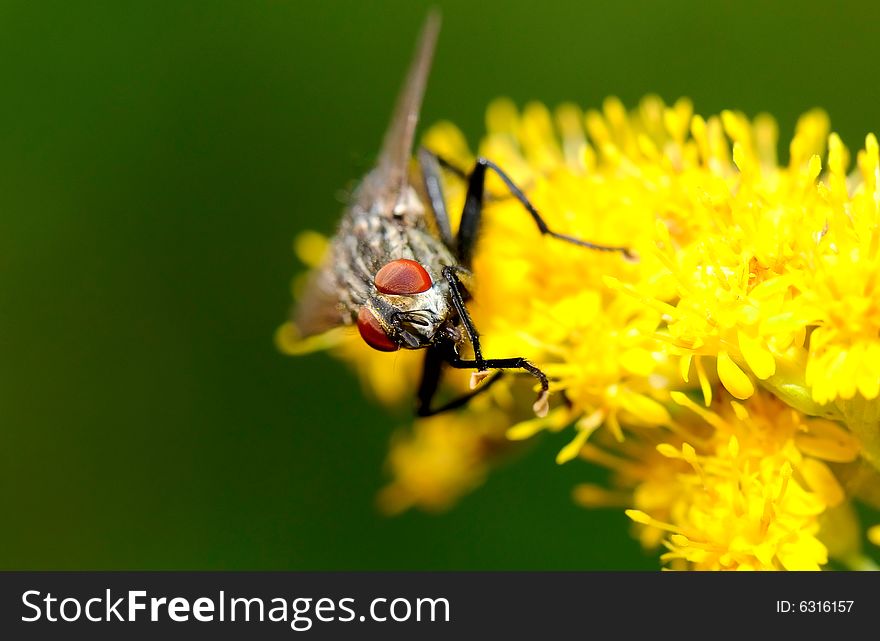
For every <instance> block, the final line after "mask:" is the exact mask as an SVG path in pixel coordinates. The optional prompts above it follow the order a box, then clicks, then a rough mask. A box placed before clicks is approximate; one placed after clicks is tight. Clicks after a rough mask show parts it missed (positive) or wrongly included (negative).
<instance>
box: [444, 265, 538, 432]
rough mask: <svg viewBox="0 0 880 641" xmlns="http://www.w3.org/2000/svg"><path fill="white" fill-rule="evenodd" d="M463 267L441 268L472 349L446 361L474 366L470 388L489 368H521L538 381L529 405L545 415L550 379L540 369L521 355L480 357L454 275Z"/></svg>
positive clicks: (460, 287)
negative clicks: (466, 356)
mask: <svg viewBox="0 0 880 641" xmlns="http://www.w3.org/2000/svg"><path fill="white" fill-rule="evenodd" d="M465 271H466V270H463V269H462V268H461V267H453V266H447V267H444V268H443V278H445V279H446V282H447V283H448V284H449V293H450V296H451V297H452V304H453V306H454V307H455V311H456V312H458V316H459V318H460V319H461V324H462V325H463V326H464V331H465V333H466V334H467V336H468V339H469V340H470V342H471V346H472V347H473V350H474V358H473V359H472V360H467V359H463V358H461V357H460V356H459V355H458V354H457V353H453V354H450V355H449V357H448V360H447V362H448V363H449V364H450V365H451V366H452V367H455V368H457V369H476V370H477V371H476V372H475V373H474V374H472V375H471V389H473V388H475V387H476V386H477V385H478V384H479V383H480V382H481V381H482V380H483V379H484V378H487V377H488V376H489V371H488V370H489V369H521V370H524V371H526V372H528V373H529V374H531V375H532V376H534V377H535V378H537V379H538V381H539V382H540V384H541V391H540V392H539V393H538V400H536V401H535V404H534V405H533V406H532V408H533V409H534V410H535V414H537V415H538V416H546V415H547V411H548V410H549V408H550V405H549V403H548V398H549V396H550V383H549V381H548V380H547V375H546V374H544V372H542V371H541V370H540V369H538V368H537V367H535V366H534V365H532V364H531V363H529V362H528V361H527V360H526V359H525V358H523V357H516V358H491V359H486V358H484V357H483V350H482V348H481V347H480V335H479V334H478V333H477V329H476V327H474V322H473V320H472V319H471V316H470V314H469V313H468V310H467V308H466V307H465V304H464V295H463V294H462V289H463V287H462V284H461V280H460V279H459V277H458V274H459V272H465ZM492 382H494V381H492Z"/></svg>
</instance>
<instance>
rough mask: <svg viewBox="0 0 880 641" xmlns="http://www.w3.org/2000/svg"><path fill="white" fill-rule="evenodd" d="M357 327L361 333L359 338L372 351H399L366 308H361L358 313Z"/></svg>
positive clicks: (397, 346) (398, 347)
mask: <svg viewBox="0 0 880 641" xmlns="http://www.w3.org/2000/svg"><path fill="white" fill-rule="evenodd" d="M357 326H358V331H359V332H360V333H361V338H363V339H364V342H365V343H366V344H367V345H369V346H370V347H372V348H373V349H377V350H379V351H380V352H394V351H397V350H398V349H400V345H398V344H397V343H395V342H394V341H392V340H391V339H390V338H388V334H386V333H385V330H384V329H382V325H380V324H379V321H378V320H377V319H376V317H375V316H373V312H371V311H370V310H369V309H367V308H366V307H361V309H360V311H359V312H358V321H357Z"/></svg>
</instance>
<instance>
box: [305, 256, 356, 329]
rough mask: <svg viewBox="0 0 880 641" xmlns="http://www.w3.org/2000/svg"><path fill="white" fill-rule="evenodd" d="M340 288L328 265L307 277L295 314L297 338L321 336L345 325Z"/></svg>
mask: <svg viewBox="0 0 880 641" xmlns="http://www.w3.org/2000/svg"><path fill="white" fill-rule="evenodd" d="M337 287H338V286H337V284H336V278H335V274H334V272H333V270H332V269H331V266H330V265H329V264H328V263H327V262H326V261H325V262H324V263H323V264H322V265H320V266H319V267H316V268H315V269H313V270H312V272H311V273H310V274H309V275H308V277H307V279H306V282H305V286H304V287H303V288H302V293H301V294H300V295H299V296H298V298H297V301H296V306H295V307H294V310H293V324H294V327H295V328H296V333H297V335H298V338H300V339H305V338H309V337H310V336H315V335H317V334H322V333H324V332H326V331H327V330H330V329H333V328H334V327H338V326H339V325H342V324H343V323H344V320H345V316H344V314H343V310H342V309H340V300H339V298H340V296H339V291H338V289H337Z"/></svg>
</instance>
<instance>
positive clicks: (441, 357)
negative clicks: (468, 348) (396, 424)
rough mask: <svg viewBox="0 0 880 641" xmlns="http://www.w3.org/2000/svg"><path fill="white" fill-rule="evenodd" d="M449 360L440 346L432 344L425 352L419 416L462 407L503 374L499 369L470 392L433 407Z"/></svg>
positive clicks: (418, 405)
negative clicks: (441, 374)
mask: <svg viewBox="0 0 880 641" xmlns="http://www.w3.org/2000/svg"><path fill="white" fill-rule="evenodd" d="M449 361H450V359H449V358H448V357H447V356H446V354H445V352H444V351H443V350H442V349H441V348H440V347H438V346H432V347H429V348H428V349H427V353H426V354H425V364H424V368H423V369H422V380H421V383H420V384H419V391H418V395H417V396H416V403H417V406H416V414H417V415H418V416H435V415H437V414H441V413H443V412H447V411H449V410H454V409H456V408H459V407H462V406H463V405H466V404H467V403H468V401H470V400H471V399H472V398H473V397H474V396H477V395H478V394H482V393H483V392H485V391H486V390H487V389H489V388H490V387H491V386H492V385H493V384H494V383H496V382H497V381H498V380H499V379H500V378H501V376H502V374H503V372H501V371H497V372H495V373H494V374H492V376H491V377H490V378H489V380H487V381H486V382H485V383H483V384H482V385H480V387H478V388H477V389H475V390H473V391H471V392H469V393H468V394H464V395H462V396H460V397H458V398H454V399H452V400H451V401H449V402H447V403H444V404H443V405H441V406H440V407H431V402H432V401H433V399H434V395H435V394H436V393H437V387H438V385H439V383H440V373H441V370H442V367H443V364H444V363H447V362H449Z"/></svg>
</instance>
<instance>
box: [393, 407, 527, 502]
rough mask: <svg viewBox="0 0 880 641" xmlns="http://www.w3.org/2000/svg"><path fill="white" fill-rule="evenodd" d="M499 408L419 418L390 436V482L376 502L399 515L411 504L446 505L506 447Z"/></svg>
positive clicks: (473, 482)
mask: <svg viewBox="0 0 880 641" xmlns="http://www.w3.org/2000/svg"><path fill="white" fill-rule="evenodd" d="M505 428H506V421H505V416H504V414H503V413H501V412H499V411H497V410H492V411H488V412H483V413H481V415H480V417H479V421H474V420H473V417H472V416H470V415H469V413H468V412H467V411H465V412H461V413H457V414H454V413H447V414H442V415H438V416H434V417H431V418H425V419H419V420H418V421H416V423H415V425H414V426H413V428H412V430H410V431H400V432H398V433H396V434H395V435H394V438H393V439H392V445H391V451H390V453H389V455H388V461H387V467H388V470H389V473H390V475H391V476H392V479H393V480H392V481H391V483H389V484H388V485H387V486H385V487H384V488H383V489H382V491H381V492H380V493H379V496H378V501H379V507H380V509H382V511H383V512H385V513H387V514H397V513H399V512H402V511H404V510H406V509H409V508H411V507H413V506H418V507H420V508H422V509H425V510H428V511H432V512H436V511H441V510H445V509H448V508H449V507H451V506H452V505H454V504H455V502H456V501H457V500H458V499H459V498H460V497H461V496H462V495H463V494H466V493H468V492H470V491H471V490H473V489H474V488H476V487H477V486H479V485H480V484H481V483H482V482H483V480H484V479H485V477H486V475H487V474H488V472H489V467H490V464H491V463H492V462H493V461H494V460H496V459H497V458H498V457H499V456H501V455H502V454H503V453H504V452H506V451H507V450H509V449H510V446H511V444H510V442H509V441H507V440H506V439H505V438H504V430H505Z"/></svg>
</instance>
